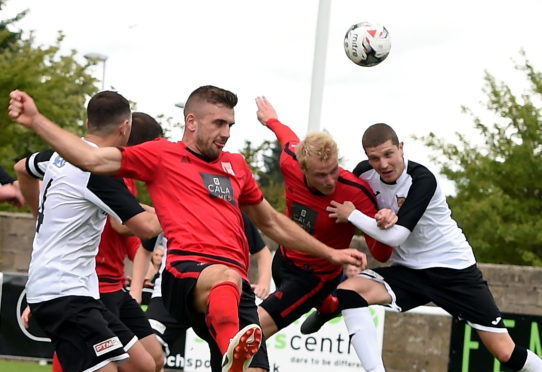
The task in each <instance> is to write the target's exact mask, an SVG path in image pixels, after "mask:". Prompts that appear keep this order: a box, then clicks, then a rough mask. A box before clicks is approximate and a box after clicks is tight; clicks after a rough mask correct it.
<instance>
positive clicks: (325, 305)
mask: <svg viewBox="0 0 542 372" xmlns="http://www.w3.org/2000/svg"><path fill="white" fill-rule="evenodd" d="M316 309H318V311H319V312H320V313H322V314H332V313H334V312H335V311H337V310H338V309H339V300H338V299H337V297H335V296H332V295H329V296H327V297H326V298H325V299H324V301H322V303H321V304H320V306H318V307H317V308H316Z"/></svg>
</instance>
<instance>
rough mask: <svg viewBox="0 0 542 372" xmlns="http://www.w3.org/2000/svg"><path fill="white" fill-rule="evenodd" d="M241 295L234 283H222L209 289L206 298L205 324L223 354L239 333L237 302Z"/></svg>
mask: <svg viewBox="0 0 542 372" xmlns="http://www.w3.org/2000/svg"><path fill="white" fill-rule="evenodd" d="M240 297H241V294H240V293H239V288H238V287H237V285H235V283H232V282H222V283H218V284H217V285H215V286H214V287H213V288H211V291H210V292H209V297H208V298H207V313H206V314H205V323H207V327H208V328H209V332H211V335H212V336H213V338H214V339H215V341H216V344H217V345H218V348H219V349H220V351H221V352H222V354H225V353H226V351H227V350H228V346H229V344H230V339H232V338H233V337H234V336H235V335H236V334H237V332H239V310H238V309H239V301H240Z"/></svg>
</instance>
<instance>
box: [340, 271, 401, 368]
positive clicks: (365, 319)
mask: <svg viewBox="0 0 542 372" xmlns="http://www.w3.org/2000/svg"><path fill="white" fill-rule="evenodd" d="M337 298H338V299H339V304H340V308H341V310H342V315H343V319H344V323H345V325H346V328H347V329H348V333H349V335H350V342H351V343H352V346H353V347H354V350H355V351H356V354H357V355H358V358H359V360H360V362H361V365H362V367H363V368H364V369H365V370H366V371H368V372H373V371H374V372H380V371H385V369H384V363H383V361H382V355H381V352H380V350H379V348H378V342H377V330H376V326H375V324H374V320H373V317H372V315H371V313H370V312H369V307H368V306H369V304H387V303H390V302H391V301H392V298H391V296H390V295H389V293H388V291H387V290H386V287H385V286H384V284H382V283H381V282H379V281H375V280H373V279H371V278H368V277H363V276H358V277H354V278H350V279H348V280H346V281H344V282H342V283H341V284H339V286H338V288H337Z"/></svg>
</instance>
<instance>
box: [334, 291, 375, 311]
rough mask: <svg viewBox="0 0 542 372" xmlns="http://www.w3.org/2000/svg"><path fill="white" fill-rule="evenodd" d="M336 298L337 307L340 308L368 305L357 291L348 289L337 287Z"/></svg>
mask: <svg viewBox="0 0 542 372" xmlns="http://www.w3.org/2000/svg"><path fill="white" fill-rule="evenodd" d="M337 299H338V300H339V309H341V310H345V309H355V308H358V307H367V306H369V304H368V303H367V301H366V300H365V299H364V298H363V297H361V295H360V294H359V293H357V292H356V291H352V290H350V289H337Z"/></svg>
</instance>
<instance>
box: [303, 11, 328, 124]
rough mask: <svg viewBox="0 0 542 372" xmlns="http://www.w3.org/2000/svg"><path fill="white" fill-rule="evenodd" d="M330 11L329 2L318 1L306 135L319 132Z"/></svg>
mask: <svg viewBox="0 0 542 372" xmlns="http://www.w3.org/2000/svg"><path fill="white" fill-rule="evenodd" d="M330 11H331V0H320V3H319V5H318V20H317V23H316V41H315V45H314V59H313V65H312V82H311V100H310V106H309V123H308V127H307V133H310V132H315V131H319V130H320V114H321V111H322V102H323V90H324V80H325V75H326V53H327V39H328V31H329V14H330Z"/></svg>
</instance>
